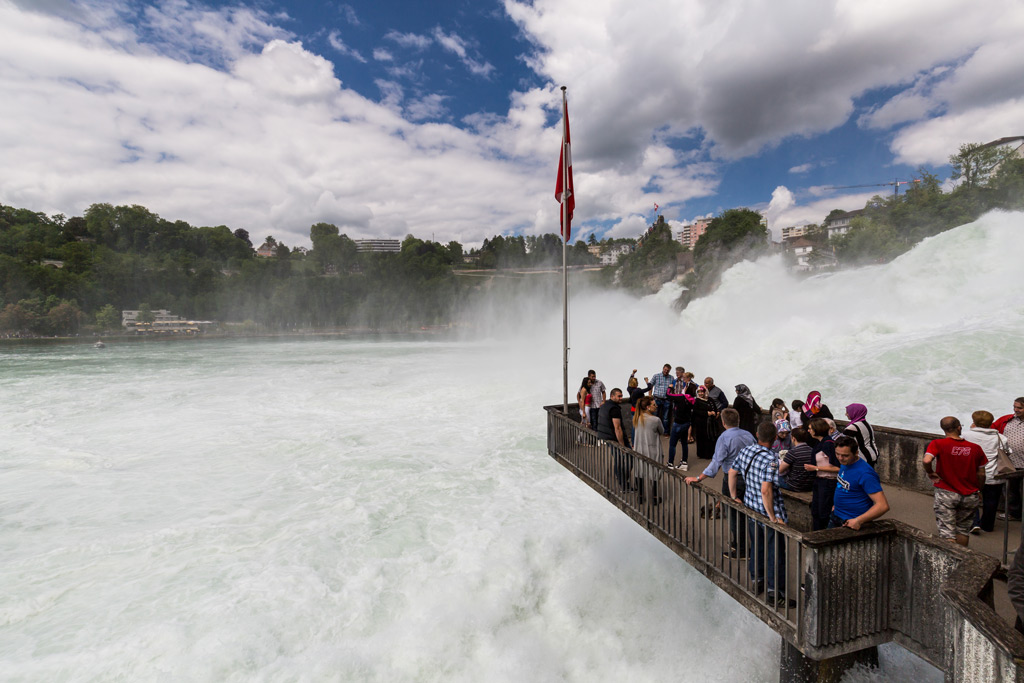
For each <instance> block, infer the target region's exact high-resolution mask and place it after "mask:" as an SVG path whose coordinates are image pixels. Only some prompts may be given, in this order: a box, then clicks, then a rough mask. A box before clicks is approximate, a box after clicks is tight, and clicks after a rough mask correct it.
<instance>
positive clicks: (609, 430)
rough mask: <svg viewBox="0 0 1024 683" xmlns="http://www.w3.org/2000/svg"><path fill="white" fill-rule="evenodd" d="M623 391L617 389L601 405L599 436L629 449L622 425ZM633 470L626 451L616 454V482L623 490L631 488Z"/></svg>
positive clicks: (631, 461) (619, 451) (598, 412)
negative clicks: (630, 475) (631, 471)
mask: <svg viewBox="0 0 1024 683" xmlns="http://www.w3.org/2000/svg"><path fill="white" fill-rule="evenodd" d="M621 402H622V389H619V388H618V387H616V388H615V389H612V391H611V394H609V395H608V400H607V401H605V402H604V403H603V404H601V408H600V409H599V410H598V411H597V436H598V437H599V438H601V439H604V440H606V441H611V442H613V443H617V444H618V445H620V446H624V447H626V448H628V447H629V439H628V438H627V436H626V429H625V426H624V425H623V423H622V408H621V406H620V405H619V404H620V403H621ZM631 469H633V458H632V457H631V456H630V455H629V454H628V453H627V452H626V451H624V450H617V451H616V453H615V481H617V482H618V483H619V486H620V487H621V488H623V489H627V488H629V472H630V470H631Z"/></svg>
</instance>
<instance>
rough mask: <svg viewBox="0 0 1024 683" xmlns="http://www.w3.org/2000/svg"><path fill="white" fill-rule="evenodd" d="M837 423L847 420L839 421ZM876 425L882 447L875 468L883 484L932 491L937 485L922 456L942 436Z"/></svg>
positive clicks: (876, 438) (876, 441) (924, 491)
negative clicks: (933, 482)
mask: <svg viewBox="0 0 1024 683" xmlns="http://www.w3.org/2000/svg"><path fill="white" fill-rule="evenodd" d="M836 424H837V425H845V424H846V423H845V422H843V421H840V420H837V421H836ZM872 427H874V429H875V444H876V445H877V446H878V463H877V464H876V465H875V470H876V471H877V472H878V477H879V478H880V479H881V480H882V483H883V484H894V485H896V486H902V487H903V488H907V489H912V490H914V491H921V492H923V493H931V492H932V491H933V490H934V488H935V487H934V486H933V485H932V482H931V480H930V479H929V478H928V475H927V474H925V472H924V466H923V465H922V464H921V459H922V458H923V457H924V451H925V449H926V448H928V443H929V442H930V441H932V439H940V438H942V436H941V435H940V434H926V433H924V432H912V431H909V430H906V429H896V428H894V427H878V426H875V425H872ZM841 428H842V427H840V429H841Z"/></svg>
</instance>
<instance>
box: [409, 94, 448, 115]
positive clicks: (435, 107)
mask: <svg viewBox="0 0 1024 683" xmlns="http://www.w3.org/2000/svg"><path fill="white" fill-rule="evenodd" d="M446 99H447V98H446V97H445V96H444V95H437V94H433V95H425V96H424V97H421V98H420V99H418V100H415V101H413V102H410V103H409V104H408V105H407V106H406V108H405V112H406V116H407V117H408V118H409V120H410V121H422V120H424V119H437V118H441V117H442V116H444V115H445V114H446V113H447V112H448V109H447V108H446V107H445V106H444V101H445V100H446Z"/></svg>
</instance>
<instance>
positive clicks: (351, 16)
mask: <svg viewBox="0 0 1024 683" xmlns="http://www.w3.org/2000/svg"><path fill="white" fill-rule="evenodd" d="M338 10H339V11H340V12H341V14H342V16H343V17H345V21H347V22H348V23H350V24H352V25H353V26H360V25H361V24H362V22H360V21H359V15H357V14H356V11H355V9H354V8H353V7H352V5H347V4H346V5H341V6H340V7H339V8H338Z"/></svg>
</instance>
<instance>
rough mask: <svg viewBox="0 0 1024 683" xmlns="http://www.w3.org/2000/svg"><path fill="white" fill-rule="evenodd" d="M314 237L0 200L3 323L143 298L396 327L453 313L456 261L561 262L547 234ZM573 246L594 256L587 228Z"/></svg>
mask: <svg viewBox="0 0 1024 683" xmlns="http://www.w3.org/2000/svg"><path fill="white" fill-rule="evenodd" d="M310 241H311V242H312V245H313V246H312V249H308V250H307V249H304V248H302V247H297V248H289V247H288V246H287V245H285V244H283V243H280V242H278V241H277V240H275V239H274V238H273V237H269V238H267V245H269V246H270V247H272V252H273V256H272V257H270V258H260V257H258V256H257V254H256V250H255V249H254V247H253V243H252V241H251V239H250V237H249V234H248V232H247V231H246V230H244V229H237V230H231V229H229V228H228V227H226V226H223V225H220V226H214V227H193V226H191V225H189V224H188V223H186V222H185V221H171V220H166V219H164V218H161V217H160V216H158V215H156V214H155V213H153V212H151V211H150V210H148V209H147V208H145V207H143V206H137V205H135V206H112V205H110V204H93V205H92V206H90V207H89V208H88V209H87V210H86V211H85V212H84V214H83V215H82V216H75V217H72V218H66V217H65V216H63V215H60V214H58V215H54V216H47V215H46V214H43V213H39V212H34V211H31V210H28V209H19V208H14V207H9V206H4V205H0V334H5V335H12V334H13V335H73V334H76V333H78V332H79V331H80V329H81V328H82V327H83V326H85V325H93V326H95V327H96V328H97V329H98V330H117V329H120V327H121V313H120V312H121V310H123V309H140V308H146V309H149V308H152V309H160V308H164V309H169V310H170V311H171V312H172V313H173V314H176V315H181V316H183V317H185V318H187V319H191V320H214V321H234V322H243V321H245V322H246V323H247V326H248V327H249V328H253V327H255V328H262V329H268V330H288V329H297V328H310V327H311V328H331V327H353V326H356V327H368V328H373V329H384V330H403V329H410V328H415V327H420V326H425V325H438V324H446V323H450V322H452V321H453V319H454V316H455V315H456V312H457V311H458V310H460V309H461V307H463V306H464V304H466V302H467V301H468V299H469V298H471V297H473V296H476V295H477V292H478V289H479V287H480V285H479V281H478V280H472V279H468V278H460V277H457V275H456V272H455V271H457V270H459V269H462V268H481V267H483V268H511V267H525V266H538V265H553V264H555V263H558V264H560V263H561V240H560V237H559V236H558V235H554V234H549V235H539V236H529V237H502V236H497V237H493V238H491V239H488V240H485V241H484V244H483V246H481V247H480V248H479V249H474V250H470V251H469V252H465V251H464V249H463V246H462V245H461V244H460V243H458V242H455V241H452V242H448V243H447V244H441V243H438V242H434V241H430V240H422V239H419V238H416V237H414V236H412V235H409V236H407V237H406V238H405V240H403V241H402V243H401V249H400V251H399V252H397V253H375V252H361V251H359V250H358V249H357V245H356V243H355V241H353V240H352V239H350V238H349V237H348V236H347V235H345V234H343V233H341V231H340V230H339V228H338V227H337V226H335V225H332V224H329V223H316V224H314V225H313V226H311V228H310ZM569 254H570V256H569V262H570V263H572V264H586V263H595V262H596V261H597V259H596V258H595V257H594V256H592V255H591V254H590V253H589V251H587V247H586V244H584V243H583V242H582V241H578V242H577V243H576V244H575V245H573V246H572V247H571V248H570V250H569ZM465 256H470V257H471V260H472V261H473V263H465V262H464V257H465Z"/></svg>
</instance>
